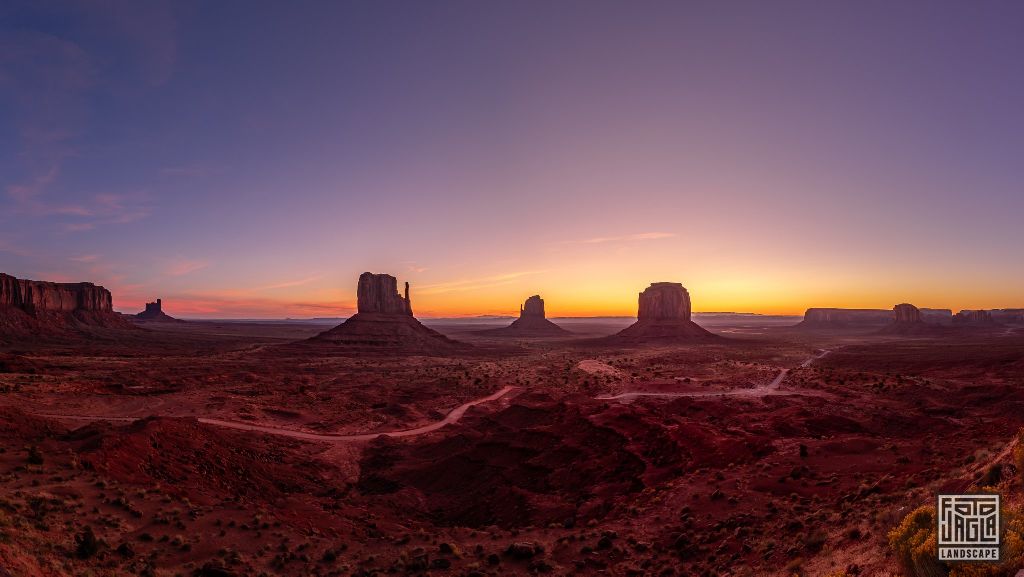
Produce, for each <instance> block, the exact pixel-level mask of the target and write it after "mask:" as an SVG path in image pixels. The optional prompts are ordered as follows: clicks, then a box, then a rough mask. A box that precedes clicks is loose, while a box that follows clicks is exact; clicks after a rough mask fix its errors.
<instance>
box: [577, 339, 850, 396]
mask: <svg viewBox="0 0 1024 577" xmlns="http://www.w3.org/2000/svg"><path fill="white" fill-rule="evenodd" d="M831 352H832V351H831V350H828V349H825V350H823V351H821V353H820V354H818V355H815V356H813V357H810V358H808V359H807V360H805V361H804V362H802V363H800V368H805V367H809V366H811V364H812V363H814V361H816V360H818V359H821V358H823V357H824V356H825V355H827V354H829V353H831ZM789 371H790V369H779V374H778V375H776V376H775V378H774V379H772V381H771V382H770V383H768V384H766V385H764V386H760V387H754V388H752V389H733V390H730V391H689V392H679V393H659V392H647V391H628V392H625V393H619V394H617V395H603V396H600V397H595V398H597V399H598V400H602V401H621V402H624V403H628V402H630V401H633V400H635V399H637V398H639V397H662V398H679V397H765V396H768V395H808V394H811V393H810V392H807V391H780V390H779V386H780V385H782V381H784V380H786V375H788V374H789ZM814 394H819V393H816V392H815V393H814Z"/></svg>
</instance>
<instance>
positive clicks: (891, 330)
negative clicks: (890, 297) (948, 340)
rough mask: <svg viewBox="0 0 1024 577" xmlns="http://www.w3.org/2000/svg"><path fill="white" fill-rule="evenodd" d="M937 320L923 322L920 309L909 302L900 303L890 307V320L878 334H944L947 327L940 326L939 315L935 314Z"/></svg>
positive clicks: (923, 317) (941, 323)
mask: <svg viewBox="0 0 1024 577" xmlns="http://www.w3.org/2000/svg"><path fill="white" fill-rule="evenodd" d="M933 318H937V319H938V320H939V322H925V315H924V313H923V312H922V310H921V309H919V308H917V307H915V306H914V305H912V304H910V303H901V304H898V305H896V306H894V307H892V321H891V322H890V323H889V324H887V325H886V326H884V327H883V328H882V329H881V330H880V331H878V332H879V334H884V335H922V336H923V335H936V334H945V333H946V331H948V330H949V329H947V328H946V327H944V326H942V325H943V324H947V323H944V322H941V315H935V316H933Z"/></svg>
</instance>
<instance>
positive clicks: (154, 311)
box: [135, 299, 185, 323]
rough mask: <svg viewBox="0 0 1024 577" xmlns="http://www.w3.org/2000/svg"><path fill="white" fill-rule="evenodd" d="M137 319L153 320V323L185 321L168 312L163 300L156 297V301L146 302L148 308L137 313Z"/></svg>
mask: <svg viewBox="0 0 1024 577" xmlns="http://www.w3.org/2000/svg"><path fill="white" fill-rule="evenodd" d="M135 320H138V321H144V322H151V323H182V322H185V321H182V320H179V319H176V318H174V317H172V316H170V315H168V314H167V313H165V312H164V309H163V301H162V300H161V299H156V302H153V303H146V310H144V311H142V312H141V313H139V314H137V315H135Z"/></svg>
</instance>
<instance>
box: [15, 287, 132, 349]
mask: <svg viewBox="0 0 1024 577" xmlns="http://www.w3.org/2000/svg"><path fill="white" fill-rule="evenodd" d="M89 326H97V327H112V328H121V327H126V326H128V323H127V322H126V321H125V320H124V319H123V318H122V317H121V315H119V314H118V313H116V312H114V308H113V299H112V298H111V296H110V291H108V290H107V289H105V288H103V287H101V286H97V285H94V284H92V283H89V282H79V283H55V282H46V281H34V280H26V279H19V278H15V277H13V276H11V275H8V274H3V273H0V331H2V332H5V333H28V334H32V333H48V332H54V331H58V332H59V331H64V330H67V329H75V328H81V327H89Z"/></svg>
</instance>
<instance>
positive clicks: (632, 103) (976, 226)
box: [0, 0, 1024, 318]
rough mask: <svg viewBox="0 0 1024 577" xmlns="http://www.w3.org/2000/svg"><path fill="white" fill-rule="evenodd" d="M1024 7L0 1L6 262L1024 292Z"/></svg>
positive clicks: (84, 276)
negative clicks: (1023, 261)
mask: <svg viewBox="0 0 1024 577" xmlns="http://www.w3.org/2000/svg"><path fill="white" fill-rule="evenodd" d="M1022 29H1024V4H1022V3H1020V2H1011V1H995V0H994V1H991V2H978V3H975V2H940V1H921V2H913V1H910V2H899V3H895V2H888V1H870V0H868V1H862V2H820V1H817V0H810V1H806V2H795V1H786V0H781V1H779V2H761V1H751V2H737V1H724V2H723V1H709V2H659V1H654V0H651V1H643V2H626V1H621V2H606V1H602V0H587V1H580V2H575V1H558V2H547V1H545V2H529V1H524V2H518V1H517V2H477V1H469V0H465V1H455V2H447V1H427V2H397V1H389V0H383V1H369V0H365V1H354V2H343V1H330V2H328V1H323V2H310V1H302V2H255V1H244V2H243V1H230V0H225V1H221V2H198V1H188V0H182V1H175V2H161V1H159V0H153V1H147V2H135V1H134V0H124V1H120V0H98V1H90V2H84V1H76V2H53V1H48V0H43V1H25V2H22V1H21V0H10V1H6V2H4V3H2V4H0V272H6V273H8V274H13V275H15V276H18V277H20V278H31V279H38V280H53V281H62V282H69V281H91V282H95V283H97V284H101V285H103V286H105V287H107V288H109V289H110V290H111V291H112V293H113V298H114V306H115V309H118V310H121V311H124V312H136V311H138V310H141V309H142V307H143V304H144V303H145V302H146V301H150V300H153V299H155V298H157V297H160V298H162V299H163V302H164V309H165V311H166V312H168V313H169V314H172V315H176V316H182V317H213V318H229V317H236V318H282V317H331V316H347V315H348V314H351V313H352V312H353V308H354V306H355V288H356V280H357V277H358V275H359V274H360V273H361V272H363V271H372V272H382V273H390V274H393V275H395V276H397V277H398V278H399V281H400V282H403V281H409V282H410V283H411V284H412V299H413V308H414V309H415V311H416V312H417V313H418V314H420V315H422V316H461V315H467V316H468V315H489V314H510V313H515V312H517V311H518V307H519V304H520V303H521V302H522V301H523V300H524V299H525V298H526V297H528V296H529V295H532V294H541V295H542V296H543V297H544V298H545V301H546V304H547V311H548V315H549V316H591V315H630V314H635V310H636V299H637V293H638V292H639V291H641V290H643V289H644V288H645V287H646V286H647V285H648V284H649V283H651V282H656V281H672V282H681V283H683V284H684V286H686V287H687V288H688V289H689V291H690V294H691V298H692V299H693V306H694V310H695V311H747V312H760V313H800V312H802V311H803V310H804V309H805V308H807V307H810V306H840V307H877V308H889V307H891V306H892V305H893V304H895V303H898V302H912V303H914V304H917V305H918V306H921V307H942V308H953V309H957V310H958V309H962V308H997V307H1014V306H1015V307H1022V306H1024V267H1021V266H1020V262H1021V253H1020V250H1021V247H1022V246H1024V226H1021V216H1022V214H1024V190H1022V188H1024V186H1022V183H1024V105H1022V103H1024V58H1022V57H1021V56H1022V55H1024V34H1021V33H1020V31H1021V30H1022Z"/></svg>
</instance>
